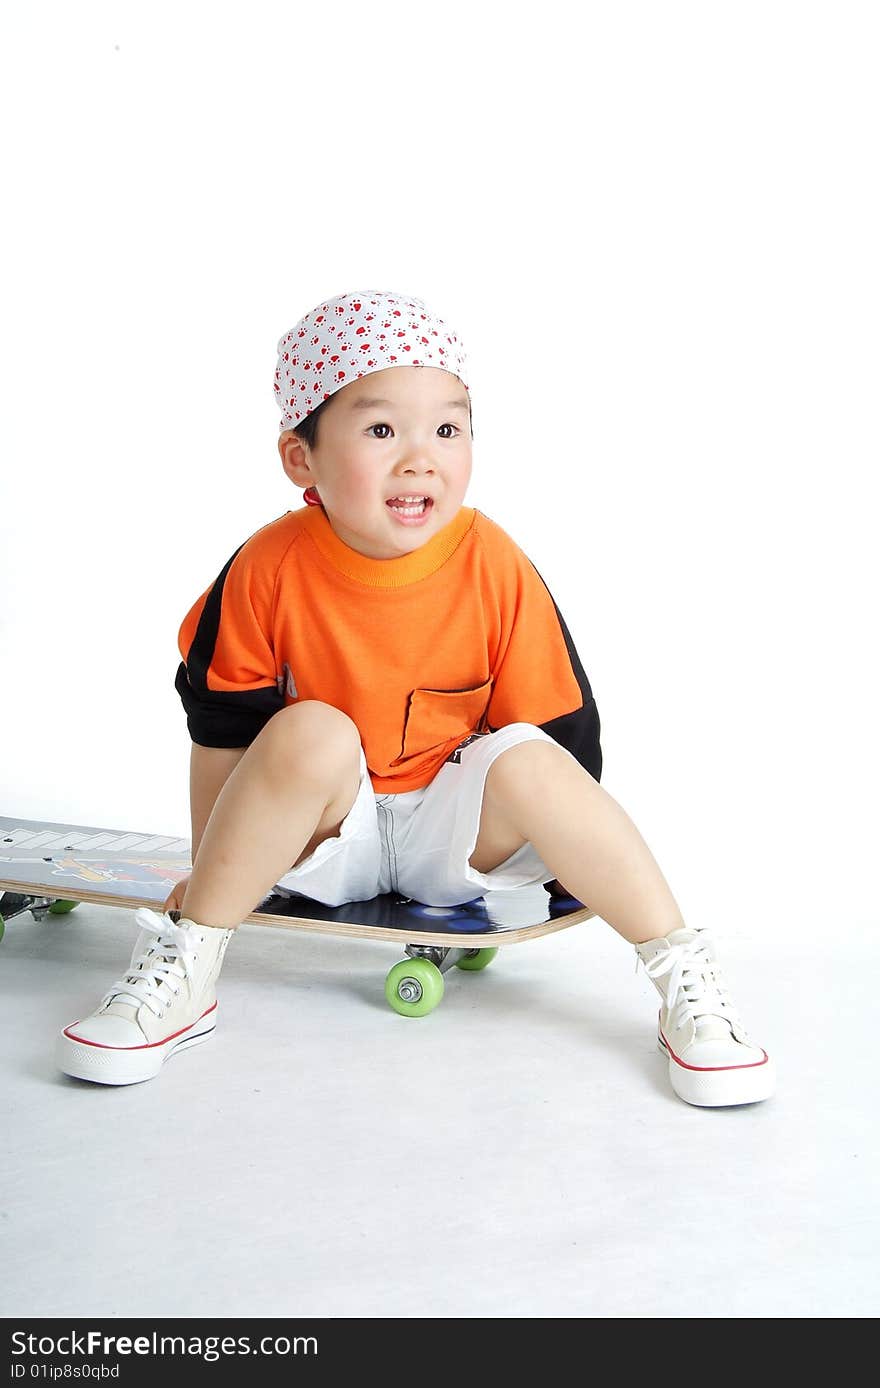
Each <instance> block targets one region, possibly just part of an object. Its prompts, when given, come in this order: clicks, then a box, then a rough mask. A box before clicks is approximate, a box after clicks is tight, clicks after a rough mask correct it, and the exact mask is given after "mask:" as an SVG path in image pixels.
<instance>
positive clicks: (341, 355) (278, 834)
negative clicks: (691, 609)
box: [58, 290, 774, 1107]
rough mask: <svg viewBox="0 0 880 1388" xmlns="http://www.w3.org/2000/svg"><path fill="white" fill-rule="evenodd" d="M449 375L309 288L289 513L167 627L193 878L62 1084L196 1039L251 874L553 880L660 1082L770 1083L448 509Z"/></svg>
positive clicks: (426, 891)
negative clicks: (650, 1003) (657, 1051)
mask: <svg viewBox="0 0 880 1388" xmlns="http://www.w3.org/2000/svg"><path fill="white" fill-rule="evenodd" d="M413 368H417V369H413ZM467 374H468V373H467V366H466V362H465V356H464V351H463V347H462V344H461V342H460V340H459V339H458V337H457V336H456V334H455V333H453V332H452V331H451V329H450V328H449V327H448V325H447V324H446V323H444V322H443V321H442V319H440V318H438V317H437V315H436V314H433V313H432V312H430V310H429V309H428V308H427V306H426V305H425V304H424V302H423V301H422V300H421V299H414V298H412V297H410V296H406V295H401V294H396V293H392V292H386V291H378V290H369V291H364V292H363V293H360V294H357V293H351V294H342V295H339V296H338V297H337V298H335V299H328V300H327V302H326V303H323V304H319V305H318V306H317V307H316V308H315V309H314V310H312V311H311V312H310V313H307V314H306V315H305V316H304V318H302V319H301V320H300V322H299V323H298V324H297V325H296V327H295V328H293V329H292V330H291V331H290V332H289V333H287V334H286V335H285V337H283V338H282V339H281V342H280V343H279V345H278V364H277V368H276V373H275V391H276V398H277V401H278V404H279V406H280V408H281V414H282V419H281V434H280V438H279V445H278V446H279V452H280V454H281V460H282V464H283V467H284V471H285V473H286V474H287V476H288V477H289V478H290V480H291V481H292V482H293V483H294V484H295V485H296V486H298V487H301V488H304V489H305V501H306V503H307V504H306V506H305V507H303V508H300V509H299V510H297V511H289V512H287V513H286V515H284V516H281V517H280V518H279V519H278V520H276V521H274V522H272V523H271V524H269V525H266V526H264V527H263V528H262V529H261V530H259V531H257V533H256V534H255V535H252V536H251V538H250V539H249V540H248V541H247V542H246V543H245V544H244V545H242V546H241V548H240V549H239V550H237V551H236V553H235V554H234V555H233V556H232V558H231V559H230V560H229V562H228V563H227V565H226V567H225V568H224V569H223V571H222V573H221V574H220V575H219V576H218V578H217V579H216V580H215V582H214V583H213V584H212V585H211V587H210V588H209V589H208V590H207V591H206V592H205V593H203V594H202V596H201V597H200V598H199V599H198V601H197V602H196V603H195V604H194V606H193V607H192V608H191V610H190V612H189V613H188V615H187V616H186V618H185V619H184V622H183V625H182V627H181V630H180V635H179V647H180V652H181V655H182V657H183V660H182V663H181V665H180V667H179V669H178V673H177V680H176V688H177V690H178V693H179V694H180V698H181V701H182V703H183V705H184V707H185V709H186V713H187V722H188V728H189V731H190V735H191V737H192V742H193V747H192V761H191V777H190V792H191V810H192V853H193V870H192V874H191V876H190V877H189V878H188V879H187V880H185V881H184V882H182V883H180V884H179V885H178V887H177V888H176V889H175V891H173V892H172V893H171V895H170V896H169V898H168V900H167V901H166V902H165V915H163V916H160V915H159V914H158V913H156V912H152V911H139V912H138V921H139V923H140V924H141V925H142V927H143V931H142V934H141V936H140V937H139V939H138V942H137V944H136V946H135V951H134V954H133V956H132V960H131V963H130V965H129V971H128V973H127V974H126V975H125V976H124V977H123V978H122V979H121V980H120V981H119V982H117V983H116V984H114V985H113V987H112V988H111V989H110V991H109V992H108V993H107V994H105V996H104V998H103V999H102V1000H101V1002H100V1004H99V1005H98V1007H97V1009H96V1010H95V1012H94V1013H92V1014H91V1016H89V1017H87V1018H85V1019H84V1020H83V1021H80V1022H76V1023H73V1024H72V1025H71V1026H69V1027H66V1028H65V1029H64V1031H63V1032H62V1034H61V1037H60V1038H59V1043H58V1063H59V1065H60V1067H61V1069H62V1070H64V1071H66V1072H67V1073H68V1074H71V1075H76V1076H79V1077H81V1078H84V1079H91V1080H95V1081H98V1082H100V1083H104V1084H129V1083H133V1082H136V1081H138V1080H144V1079H149V1078H151V1077H152V1076H153V1075H155V1074H157V1073H158V1071H159V1069H160V1068H161V1065H162V1064H163V1062H164V1061H165V1060H166V1059H167V1058H168V1056H169V1055H172V1054H174V1053H176V1052H177V1051H178V1050H181V1049H183V1048H185V1047H187V1046H190V1045H194V1044H196V1043H197V1042H199V1041H203V1040H206V1039H207V1038H208V1036H210V1035H211V1033H212V1031H213V1028H214V1024H215V1018H216V1009H217V1002H216V995H215V991H214V984H215V981H216V978H217V976H218V974H219V971H220V966H221V963H222V960H223V956H224V953H225V950H226V947H227V945H228V943H229V940H230V938H231V936H232V934H233V932H234V930H235V927H236V926H237V925H238V924H239V923H240V922H241V920H242V919H244V917H245V916H247V915H248V914H249V913H250V912H251V911H252V910H254V909H255V907H256V906H257V905H258V904H259V903H260V902H261V901H262V900H263V899H264V898H265V897H266V896H267V895H268V894H269V892H270V891H271V890H272V889H273V888H276V887H277V888H280V889H283V890H289V891H294V892H299V893H301V894H303V895H305V896H309V897H312V898H313V899H315V900H318V901H323V902H325V903H326V904H328V905H331V906H337V905H341V904H342V903H343V902H346V901H359V900H368V899H370V898H371V897H373V896H375V895H376V894H377V893H379V892H389V891H395V892H400V893H402V894H404V895H406V896H410V897H413V898H415V899H416V900H419V901H423V902H426V903H427V904H430V905H436V906H443V905H454V904H456V903H460V902H465V901H472V900H473V899H474V898H475V897H478V896H480V895H481V893H483V892H487V891H492V890H499V889H502V888H503V889H505V890H507V891H510V890H515V889H518V888H520V887H523V888H527V887H529V886H531V887H532V888H534V886H535V884H543V883H545V882H549V881H552V880H553V879H554V878H555V879H558V880H559V881H560V882H562V883H563V884H564V886H565V889H566V890H567V891H568V892H570V893H571V894H572V895H573V896H574V897H576V898H578V899H579V900H580V901H583V902H584V903H586V904H588V905H589V906H590V908H591V909H592V910H593V911H595V913H596V914H597V915H598V916H600V917H602V919H604V920H605V921H607V922H608V923H609V924H610V925H611V926H612V927H613V928H614V929H615V930H617V931H618V932H619V933H620V934H621V935H622V936H623V937H624V938H625V939H627V940H629V941H630V942H631V943H632V944H633V945H634V947H635V949H636V952H637V955H638V957H639V958H640V959H641V960H642V962H643V963H644V965H645V967H646V971H647V972H648V974H649V975H650V977H651V978H652V980H653V982H654V984H655V986H656V987H657V990H658V992H659V994H660V997H661V1008H660V1030H659V1044H660V1048H661V1050H662V1051H663V1052H664V1054H665V1055H666V1056H667V1057H668V1062H669V1075H670V1079H671V1082H672V1086H673V1089H674V1090H675V1092H676V1094H678V1095H679V1096H680V1097H681V1098H683V1099H685V1100H686V1101H687V1102H689V1103H691V1104H696V1105H698V1106H703V1107H716V1106H721V1105H730V1104H742V1103H752V1102H755V1101H756V1100H760V1099H765V1098H767V1097H768V1096H769V1095H770V1094H771V1093H772V1090H773V1086H774V1077H773V1067H772V1063H771V1061H770V1060H769V1058H768V1056H767V1054H766V1052H765V1051H763V1050H762V1049H761V1047H759V1046H756V1045H754V1044H753V1043H752V1041H751V1040H750V1039H749V1037H748V1036H747V1035H746V1033H745V1031H744V1029H743V1026H742V1023H741V1021H740V1019H739V1016H738V1014H737V1012H736V1010H735V1009H734V1007H733V1005H732V1003H731V1001H730V999H729V997H728V995H727V992H726V990H725V987H724V984H723V982H722V979H721V976H720V972H719V969H718V966H717V964H716V963H715V962H714V959H713V956H712V953H711V950H710V948H709V943H708V937H707V935H706V932H705V931H704V930H700V929H695V928H690V927H688V926H687V925H686V924H685V922H684V921H683V919H682V917H681V914H680V912H679V910H678V907H677V905H676V903H675V901H674V899H673V897H672V894H671V892H670V890H669V887H668V886H667V884H666V881H665V879H664V878H663V876H662V874H661V872H660V870H659V868H658V866H657V864H656V862H655V861H654V859H653V857H652V855H651V853H650V852H649V850H648V848H647V845H646V844H645V843H644V840H643V839H642V838H641V836H640V834H639V832H638V830H637V829H636V827H635V825H634V824H633V823H632V821H631V820H630V819H629V818H628V817H627V815H626V814H625V812H624V811H623V809H622V808H621V807H620V806H619V805H618V804H617V802H616V801H615V800H613V799H612V798H611V796H610V795H608V794H607V793H606V792H605V791H604V790H603V789H601V787H600V786H599V778H600V775H601V770H602V753H601V749H600V743H599V731H600V724H599V716H598V712H597V709H596V703H595V700H594V698H593V694H592V690H591V688H590V684H589V681H588V679H587V676H586V674H585V673H584V670H583V667H582V665H581V662H580V660H579V658H578V655H577V652H576V650H575V647H574V644H573V642H572V639H571V636H570V635H569V632H568V628H567V627H566V625H565V622H564V621H563V619H562V615H561V613H560V612H559V609H558V608H557V607H556V604H555V602H554V600H553V598H552V596H551V594H550V593H549V591H548V589H547V588H546V585H545V584H544V582H543V580H542V579H541V577H540V575H539V574H538V572H537V570H536V569H535V568H534V566H533V565H532V564H531V562H530V561H529V560H528V559H527V558H526V556H525V555H524V554H523V552H522V551H521V550H520V549H519V548H518V547H517V546H516V545H515V544H514V542H513V541H512V540H511V539H510V537H509V536H507V534H506V533H505V532H504V531H503V530H502V529H501V528H500V527H499V526H497V525H495V524H494V523H493V522H492V521H490V520H489V519H488V518H487V517H486V516H484V515H482V514H481V513H480V512H478V511H475V510H473V509H472V508H470V507H465V506H464V505H463V500H464V495H465V491H466V489H467V486H468V482H469V480H470V475H471V438H472V431H471V428H470V423H471V416H470V397H469V392H468V387H467V384H466V376H467ZM172 912H173V915H172V914H171V913H172ZM177 916H179V920H178V919H175V917H177Z"/></svg>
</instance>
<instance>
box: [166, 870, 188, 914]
mask: <svg viewBox="0 0 880 1388" xmlns="http://www.w3.org/2000/svg"><path fill="white" fill-rule="evenodd" d="M191 877H192V873H191V872H188V873H187V875H186V877H181V879H180V881H179V882H177V883H175V885H174V886H173V887H172V889H171V892H170V894H169V896H168V898H167V900H166V902H165V904H164V905H163V907H162V910H163V911H182V910H183V898H184V896H185V895H186V889H187V887H188V885H189V879H190V878H191Z"/></svg>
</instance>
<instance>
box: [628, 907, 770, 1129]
mask: <svg viewBox="0 0 880 1388" xmlns="http://www.w3.org/2000/svg"><path fill="white" fill-rule="evenodd" d="M635 949H636V953H637V955H638V957H639V959H641V961H642V963H643V964H644V965H645V971H646V973H647V974H648V977H649V978H650V979H651V981H652V982H653V984H654V987H655V988H656V989H657V992H658V993H659V994H660V997H661V998H662V1000H663V1002H662V1006H661V1008H660V1020H659V1029H658V1035H657V1042H658V1045H659V1047H660V1050H661V1051H662V1052H663V1053H664V1055H667V1056H668V1057H669V1078H670V1080H671V1082H672V1088H673V1089H674V1090H675V1092H676V1094H677V1095H678V1096H679V1098H680V1099H684V1100H685V1101H686V1103H689V1104H696V1105H697V1106H698V1107H699V1108H720V1107H723V1106H724V1105H727V1104H754V1103H756V1102H757V1101H758V1100H759V1099H768V1098H769V1097H770V1095H771V1094H772V1093H773V1091H774V1089H775V1087H776V1073H775V1067H774V1065H773V1062H772V1060H771V1059H770V1057H769V1056H768V1055H767V1052H766V1051H765V1050H762V1048H761V1047H760V1046H756V1045H755V1043H754V1042H753V1041H752V1040H751V1039H750V1038H749V1037H748V1036H747V1035H746V1031H745V1028H744V1027H743V1024H742V1021H741V1019H740V1016H739V1013H738V1012H737V1010H736V1008H735V1007H734V1006H733V1003H732V1002H731V1000H730V996H729V994H728V992H727V989H726V987H725V985H724V982H723V980H722V978H721V971H720V968H719V966H718V963H717V962H716V960H715V956H714V953H713V950H712V947H711V940H710V936H709V933H708V931H706V930H691V929H689V928H686V927H680V928H679V929H678V930H673V931H672V933H671V934H670V935H667V936H665V938H662V939H657V940H646V941H645V942H644V943H643V944H640V945H636V946H635ZM636 968H637V969H638V959H637V960H636Z"/></svg>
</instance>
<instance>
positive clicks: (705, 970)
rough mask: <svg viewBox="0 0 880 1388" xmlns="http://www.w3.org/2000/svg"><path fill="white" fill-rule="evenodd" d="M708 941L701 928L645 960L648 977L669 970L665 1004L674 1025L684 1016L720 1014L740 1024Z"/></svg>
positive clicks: (681, 1020) (740, 1019) (740, 1020)
mask: <svg viewBox="0 0 880 1388" xmlns="http://www.w3.org/2000/svg"><path fill="white" fill-rule="evenodd" d="M711 944H712V937H711V936H710V934H709V932H708V931H707V930H701V931H700V933H699V934H698V935H696V936H695V937H694V938H693V939H692V940H687V941H682V942H681V943H680V944H676V945H673V946H672V947H671V948H670V949H668V950H666V951H663V952H661V953H658V954H655V956H654V958H653V959H652V960H651V961H650V963H647V964H645V972H646V973H647V974H648V975H649V976H650V977H651V978H660V977H662V975H663V974H665V973H668V974H669V980H668V982H667V984H666V1008H667V1011H668V1012H669V1013H670V1015H671V1016H672V1025H673V1026H675V1027H679V1026H681V1024H682V1022H683V1021H684V1020H685V1019H686V1018H687V1017H692V1018H694V1019H696V1018H697V1017H721V1018H723V1020H724V1021H726V1022H729V1023H735V1024H736V1025H737V1026H738V1027H740V1028H741V1027H742V1018H741V1017H740V1015H739V1012H738V1011H737V1009H736V1008H735V1007H734V1005H733V1003H732V1002H731V1000H730V996H729V994H728V992H727V988H726V987H725V985H724V982H723V980H722V979H721V976H720V970H719V967H718V964H717V963H716V961H715V958H714V955H713V952H712V948H711ZM636 967H638V961H636ZM672 1014H674V1015H672Z"/></svg>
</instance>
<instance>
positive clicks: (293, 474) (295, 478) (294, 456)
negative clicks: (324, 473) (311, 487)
mask: <svg viewBox="0 0 880 1388" xmlns="http://www.w3.org/2000/svg"><path fill="white" fill-rule="evenodd" d="M278 452H279V454H280V456H281V466H282V467H283V468H284V471H285V473H286V474H287V476H288V477H289V478H290V480H291V482H295V483H296V485H297V486H298V487H306V486H308V484H309V482H310V481H311V470H310V468H309V465H308V462H307V460H306V449H305V445H304V444H303V442H302V439H299V438H297V436H296V434H295V433H294V432H293V430H292V429H285V431H284V433H283V434H279V436H278Z"/></svg>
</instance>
